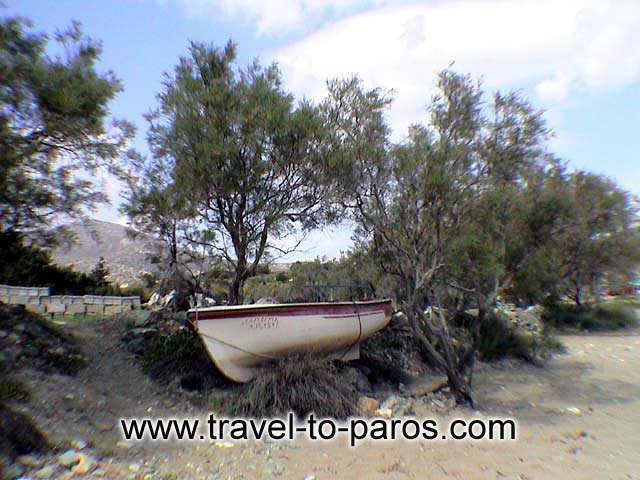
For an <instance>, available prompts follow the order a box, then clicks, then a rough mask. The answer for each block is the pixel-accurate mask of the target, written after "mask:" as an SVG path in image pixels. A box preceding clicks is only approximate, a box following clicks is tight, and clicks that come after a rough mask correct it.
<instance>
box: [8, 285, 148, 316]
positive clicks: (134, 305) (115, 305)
mask: <svg viewBox="0 0 640 480" xmlns="http://www.w3.org/2000/svg"><path fill="white" fill-rule="evenodd" d="M0 302H3V303H8V304H10V305H24V306H25V308H26V309H27V310H30V311H32V312H35V313H50V314H65V315H85V314H94V315H113V314H115V313H121V312H125V311H129V310H139V309H140V308H141V307H140V297H111V296H109V297H107V296H100V295H50V292H49V288H48V287H13V286H10V285H0Z"/></svg>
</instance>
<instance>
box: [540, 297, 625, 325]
mask: <svg viewBox="0 0 640 480" xmlns="http://www.w3.org/2000/svg"><path fill="white" fill-rule="evenodd" d="M543 319H544V322H545V324H546V325H549V326H552V327H554V328H558V329H567V328H574V329H579V330H591V331H603V330H619V329H622V328H630V327H634V326H636V325H637V324H638V318H637V315H636V313H635V308H634V307H633V305H632V304H630V305H626V304H603V305H597V306H590V305H572V304H566V303H557V304H554V305H550V306H548V307H547V309H546V311H545V313H544V316H543Z"/></svg>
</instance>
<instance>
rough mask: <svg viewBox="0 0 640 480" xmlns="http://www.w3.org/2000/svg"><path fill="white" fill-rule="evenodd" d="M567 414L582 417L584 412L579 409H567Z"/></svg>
mask: <svg viewBox="0 0 640 480" xmlns="http://www.w3.org/2000/svg"><path fill="white" fill-rule="evenodd" d="M567 412H569V413H572V414H573V415H582V410H580V409H579V408H578V407H567Z"/></svg>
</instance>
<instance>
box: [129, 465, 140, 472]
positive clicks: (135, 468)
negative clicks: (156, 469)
mask: <svg viewBox="0 0 640 480" xmlns="http://www.w3.org/2000/svg"><path fill="white" fill-rule="evenodd" d="M140 468H141V467H140V464H139V463H132V464H130V465H129V471H130V472H133V473H138V472H139V471H140Z"/></svg>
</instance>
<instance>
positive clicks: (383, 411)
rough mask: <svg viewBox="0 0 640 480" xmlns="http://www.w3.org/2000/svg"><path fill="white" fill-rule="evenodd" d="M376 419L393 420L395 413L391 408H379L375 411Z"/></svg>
mask: <svg viewBox="0 0 640 480" xmlns="http://www.w3.org/2000/svg"><path fill="white" fill-rule="evenodd" d="M375 415H376V417H382V418H391V417H392V416H393V411H391V409H390V408H379V409H377V410H376V411H375Z"/></svg>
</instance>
